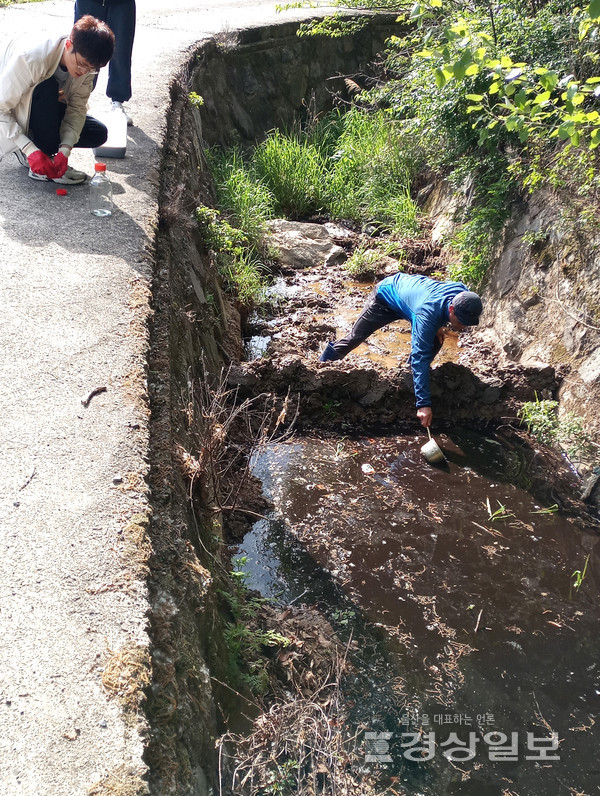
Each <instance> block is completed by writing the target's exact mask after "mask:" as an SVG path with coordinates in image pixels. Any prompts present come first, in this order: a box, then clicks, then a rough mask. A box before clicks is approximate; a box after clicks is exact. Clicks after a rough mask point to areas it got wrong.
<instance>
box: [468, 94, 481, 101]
mask: <svg viewBox="0 0 600 796" xmlns="http://www.w3.org/2000/svg"><path fill="white" fill-rule="evenodd" d="M465 98H466V99H468V100H471V102H481V100H482V99H483V94H466V95H465Z"/></svg>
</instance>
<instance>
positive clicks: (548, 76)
mask: <svg viewBox="0 0 600 796" xmlns="http://www.w3.org/2000/svg"><path fill="white" fill-rule="evenodd" d="M557 83H558V75H557V74H556V72H546V73H545V74H543V75H540V84H541V86H542V87H543V88H544V89H545V90H546V91H552V89H553V88H554V87H555V86H556V84H557Z"/></svg>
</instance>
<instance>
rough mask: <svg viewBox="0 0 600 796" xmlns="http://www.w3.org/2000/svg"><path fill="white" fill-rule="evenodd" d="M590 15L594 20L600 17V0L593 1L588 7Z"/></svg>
mask: <svg viewBox="0 0 600 796" xmlns="http://www.w3.org/2000/svg"><path fill="white" fill-rule="evenodd" d="M588 14H589V15H590V17H591V18H592V19H597V18H598V17H600V0H592V2H591V3H590V4H589V6H588Z"/></svg>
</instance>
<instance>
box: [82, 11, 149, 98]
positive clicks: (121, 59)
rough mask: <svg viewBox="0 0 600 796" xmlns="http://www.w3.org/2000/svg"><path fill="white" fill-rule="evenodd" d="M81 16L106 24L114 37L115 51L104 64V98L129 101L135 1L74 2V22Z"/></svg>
mask: <svg viewBox="0 0 600 796" xmlns="http://www.w3.org/2000/svg"><path fill="white" fill-rule="evenodd" d="M84 14H91V15H92V16H93V17H96V19H101V20H102V22H106V24H107V25H108V27H109V28H110V29H111V30H112V32H113V33H114V34H115V51H114V53H113V57H112V58H111V59H110V62H109V64H108V85H107V86H106V96H107V97H110V99H111V100H116V101H117V102H127V100H128V99H131V51H132V49H133V39H134V36H135V17H136V10H135V0H112V2H110V3H106V2H104V0H76V3H75V22H77V20H78V19H79V18H80V17H82V16H83V15H84Z"/></svg>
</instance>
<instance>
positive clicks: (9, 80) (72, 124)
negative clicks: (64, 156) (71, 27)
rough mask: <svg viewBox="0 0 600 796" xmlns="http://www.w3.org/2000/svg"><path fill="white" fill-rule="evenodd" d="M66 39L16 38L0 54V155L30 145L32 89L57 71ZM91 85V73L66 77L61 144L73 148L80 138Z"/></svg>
mask: <svg viewBox="0 0 600 796" xmlns="http://www.w3.org/2000/svg"><path fill="white" fill-rule="evenodd" d="M66 40H67V36H62V37H61V38H60V39H47V40H46V41H42V42H40V43H38V44H34V45H31V44H28V42H27V41H26V40H25V38H21V39H15V40H13V41H11V42H9V43H8V45H7V47H6V49H5V51H4V52H2V53H0V155H2V154H3V155H8V153H9V152H14V151H15V150H17V149H23V148H24V147H27V146H28V145H31V143H32V142H31V139H30V138H29V137H28V135H27V128H28V126H29V115H30V113H31V97H32V95H33V90H34V88H35V87H36V86H37V85H39V84H40V83H42V82H43V81H44V80H47V79H48V78H49V77H52V75H53V74H54V72H56V69H57V68H58V65H59V63H60V59H61V58H62V54H63V52H64V49H65V41H66ZM93 87H94V75H93V74H89V73H88V74H85V75H82V76H81V77H76V78H75V77H71V75H68V76H67V79H66V82H65V84H64V86H63V98H64V101H65V103H66V105H67V110H66V112H65V116H64V119H63V121H62V124H61V126H60V142H61V145H62V144H64V145H65V146H69V147H72V146H74V145H75V144H76V143H77V141H78V140H79V136H80V135H81V130H82V128H83V125H84V122H85V116H86V112H87V105H88V99H89V96H90V93H91V91H92V88H93ZM29 149H32V150H33V147H31V146H29Z"/></svg>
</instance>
